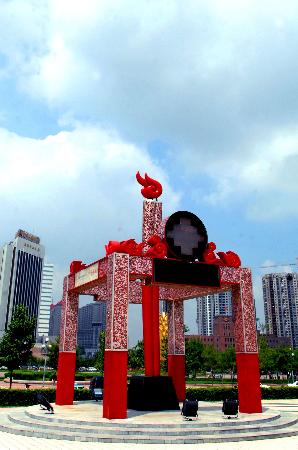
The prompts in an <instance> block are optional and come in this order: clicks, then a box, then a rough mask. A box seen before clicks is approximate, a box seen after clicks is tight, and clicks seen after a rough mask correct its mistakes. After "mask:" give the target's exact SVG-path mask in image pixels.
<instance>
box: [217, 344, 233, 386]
mask: <svg viewBox="0 0 298 450" xmlns="http://www.w3.org/2000/svg"><path fill="white" fill-rule="evenodd" d="M219 364H220V368H221V371H222V372H230V375H231V380H233V379H234V373H235V370H236V352H235V348H234V347H228V348H227V349H226V350H225V351H224V352H222V353H221V354H220V361H219Z"/></svg>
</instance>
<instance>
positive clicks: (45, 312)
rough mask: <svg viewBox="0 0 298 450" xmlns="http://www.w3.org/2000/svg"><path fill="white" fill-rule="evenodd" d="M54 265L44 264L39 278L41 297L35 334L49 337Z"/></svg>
mask: <svg viewBox="0 0 298 450" xmlns="http://www.w3.org/2000/svg"><path fill="white" fill-rule="evenodd" d="M53 279H54V264H48V263H44V265H43V269H42V278H41V295H40V304H39V313H38V323H37V334H38V336H39V337H41V336H45V337H48V336H49V323H50V309H51V304H52V300H53Z"/></svg>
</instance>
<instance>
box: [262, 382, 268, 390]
mask: <svg viewBox="0 0 298 450" xmlns="http://www.w3.org/2000/svg"><path fill="white" fill-rule="evenodd" d="M260 387H261V388H265V389H270V386H268V384H263V383H261V384H260Z"/></svg>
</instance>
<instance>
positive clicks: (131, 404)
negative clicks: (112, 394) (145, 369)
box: [127, 376, 180, 411]
mask: <svg viewBox="0 0 298 450" xmlns="http://www.w3.org/2000/svg"><path fill="white" fill-rule="evenodd" d="M127 402H128V408H129V409H136V410H137V411H166V410H171V409H172V410H179V409H180V408H179V403H178V399H177V396H176V392H175V389H174V385H173V381H172V378H171V377H161V376H157V377H155V376H154V377H146V376H134V377H131V379H130V383H129V386H128V396H127Z"/></svg>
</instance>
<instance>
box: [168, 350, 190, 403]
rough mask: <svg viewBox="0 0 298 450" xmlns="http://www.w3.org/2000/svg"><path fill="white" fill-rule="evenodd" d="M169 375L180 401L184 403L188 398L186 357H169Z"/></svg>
mask: <svg viewBox="0 0 298 450" xmlns="http://www.w3.org/2000/svg"><path fill="white" fill-rule="evenodd" d="M168 375H169V377H172V380H173V384H174V388H175V391H176V395H177V398H178V401H179V402H183V400H185V396H186V389H185V356H184V355H169V356H168Z"/></svg>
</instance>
